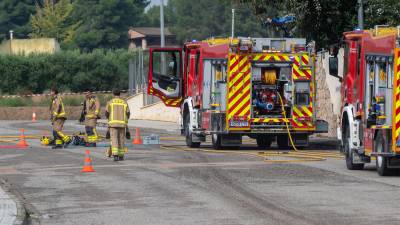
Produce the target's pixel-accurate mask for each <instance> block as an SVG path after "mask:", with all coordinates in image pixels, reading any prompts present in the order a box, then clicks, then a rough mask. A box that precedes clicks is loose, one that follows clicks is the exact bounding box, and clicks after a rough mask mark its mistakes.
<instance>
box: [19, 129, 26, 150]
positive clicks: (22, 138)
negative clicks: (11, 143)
mask: <svg viewBox="0 0 400 225" xmlns="http://www.w3.org/2000/svg"><path fill="white" fill-rule="evenodd" d="M17 146H18V147H24V148H25V147H28V143H26V139H25V133H24V129H21V135H20V138H19V142H18V144H17Z"/></svg>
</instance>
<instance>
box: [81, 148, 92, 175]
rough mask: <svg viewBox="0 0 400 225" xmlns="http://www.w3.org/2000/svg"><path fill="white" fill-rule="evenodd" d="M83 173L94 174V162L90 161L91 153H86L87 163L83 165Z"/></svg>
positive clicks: (87, 151)
mask: <svg viewBox="0 0 400 225" xmlns="http://www.w3.org/2000/svg"><path fill="white" fill-rule="evenodd" d="M81 172H83V173H89V172H94V169H93V166H92V160H91V159H90V151H89V150H86V153H85V162H84V164H83V169H82V171H81Z"/></svg>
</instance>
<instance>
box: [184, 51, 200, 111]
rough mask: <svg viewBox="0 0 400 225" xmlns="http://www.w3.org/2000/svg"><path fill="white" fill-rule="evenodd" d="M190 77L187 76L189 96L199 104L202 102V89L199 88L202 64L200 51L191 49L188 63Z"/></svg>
mask: <svg viewBox="0 0 400 225" xmlns="http://www.w3.org/2000/svg"><path fill="white" fill-rule="evenodd" d="M188 63H189V64H188V76H187V78H188V79H187V84H186V88H187V95H188V96H192V98H193V100H194V102H195V104H196V105H197V104H199V100H200V93H199V90H200V87H199V71H200V70H199V66H200V65H199V64H200V51H199V49H191V50H190V51H189V62H188Z"/></svg>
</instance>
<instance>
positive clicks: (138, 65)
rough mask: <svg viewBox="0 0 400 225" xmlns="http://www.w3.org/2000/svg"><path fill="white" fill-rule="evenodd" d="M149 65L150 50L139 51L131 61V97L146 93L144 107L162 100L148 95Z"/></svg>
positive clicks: (135, 52) (136, 51)
mask: <svg viewBox="0 0 400 225" xmlns="http://www.w3.org/2000/svg"><path fill="white" fill-rule="evenodd" d="M148 65H149V52H148V50H142V49H137V50H135V51H134V56H133V58H132V59H131V60H130V61H129V95H130V96H132V95H135V94H138V93H141V92H143V93H144V99H143V103H144V105H150V104H153V103H156V102H159V101H160V100H159V99H158V98H157V97H154V96H150V95H147V85H148V81H147V73H148Z"/></svg>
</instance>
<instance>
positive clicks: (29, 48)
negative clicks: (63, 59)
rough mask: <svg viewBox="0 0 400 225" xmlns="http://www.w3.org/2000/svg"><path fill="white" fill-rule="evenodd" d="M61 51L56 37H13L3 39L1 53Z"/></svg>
mask: <svg viewBox="0 0 400 225" xmlns="http://www.w3.org/2000/svg"><path fill="white" fill-rule="evenodd" d="M58 51H60V45H59V44H58V42H57V41H56V40H55V39H54V38H37V39H12V40H7V41H3V43H2V44H1V45H0V54H22V55H27V54H30V53H49V54H53V53H55V52H58Z"/></svg>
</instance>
